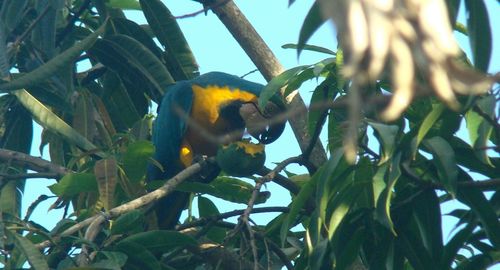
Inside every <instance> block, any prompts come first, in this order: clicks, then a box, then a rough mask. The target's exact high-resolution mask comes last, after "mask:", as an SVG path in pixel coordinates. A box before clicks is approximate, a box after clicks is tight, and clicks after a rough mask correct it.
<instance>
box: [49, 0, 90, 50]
mask: <svg viewBox="0 0 500 270" xmlns="http://www.w3.org/2000/svg"><path fill="white" fill-rule="evenodd" d="M90 2H91V0H85V2H83V3H82V5H81V6H80V8H79V9H78V11H77V12H76V13H75V14H73V16H71V18H70V19H69V21H68V24H66V27H64V29H63V30H62V31H61V33H60V34H59V35H58V36H57V39H56V47H57V46H59V44H60V43H61V41H63V39H64V38H65V37H66V35H67V34H68V33H69V32H71V30H72V29H73V27H74V26H75V22H76V21H77V20H78V18H80V16H81V15H82V13H83V12H84V11H85V10H86V9H87V8H88V7H89V5H90Z"/></svg>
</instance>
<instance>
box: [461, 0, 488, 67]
mask: <svg viewBox="0 0 500 270" xmlns="http://www.w3.org/2000/svg"><path fill="white" fill-rule="evenodd" d="M465 9H466V14H467V30H468V32H469V43H470V46H471V48H472V55H473V58H474V66H475V67H476V68H477V69H479V70H481V71H483V72H488V66H489V64H490V57H491V44H492V41H491V39H492V38H491V28H490V22H489V18H488V11H487V9H486V5H485V4H484V2H483V0H465Z"/></svg>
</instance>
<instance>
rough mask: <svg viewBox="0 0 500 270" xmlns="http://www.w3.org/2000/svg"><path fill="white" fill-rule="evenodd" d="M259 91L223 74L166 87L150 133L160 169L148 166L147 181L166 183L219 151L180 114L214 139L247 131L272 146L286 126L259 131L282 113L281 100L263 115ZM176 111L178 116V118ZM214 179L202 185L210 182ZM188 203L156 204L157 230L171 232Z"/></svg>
mask: <svg viewBox="0 0 500 270" xmlns="http://www.w3.org/2000/svg"><path fill="white" fill-rule="evenodd" d="M262 88H263V85H261V84H258V83H253V82H250V81H247V80H244V79H241V78H239V77H236V76H233V75H229V74H226V73H221V72H210V73H207V74H204V75H201V76H198V77H196V78H194V79H191V80H188V81H180V82H177V83H176V84H174V85H172V86H170V87H169V88H168V89H167V92H166V94H165V96H164V97H163V99H162V102H161V104H160V107H159V110H158V116H157V118H156V120H155V124H154V127H153V143H154V145H155V148H156V151H155V154H154V159H155V160H156V161H157V162H158V163H159V164H160V165H161V168H160V167H159V166H157V165H153V164H150V166H149V167H148V181H153V180H160V179H161V180H164V179H169V178H171V177H173V176H174V175H175V174H177V173H178V172H180V171H181V170H182V169H184V168H186V167H188V166H189V165H191V163H192V162H193V158H194V157H196V156H198V155H206V156H214V155H215V154H216V152H217V148H218V145H216V144H214V143H213V142H211V141H210V140H208V139H207V138H206V137H204V136H203V135H202V134H201V133H200V132H199V131H197V130H195V129H193V128H190V127H189V125H188V123H187V122H186V121H185V120H184V119H185V117H182V116H181V114H184V113H185V115H187V116H189V117H190V119H191V121H196V122H197V124H198V125H199V126H201V127H202V128H203V129H204V130H206V131H209V132H211V134H212V135H216V136H217V135H223V134H227V133H229V132H233V131H237V130H241V131H243V130H244V129H245V128H246V129H247V131H248V132H249V133H250V134H251V135H252V136H253V137H255V138H256V139H257V140H259V142H261V143H264V144H268V143H271V142H273V141H274V140H276V139H277V138H278V137H279V136H280V135H281V133H282V132H283V129H284V127H285V123H284V122H282V123H278V124H274V125H268V126H267V127H266V128H262V126H265V123H266V121H268V120H269V119H270V118H271V117H273V116H274V115H276V114H278V113H279V112H282V111H283V110H284V104H283V102H282V101H281V99H280V98H279V97H277V96H276V97H273V99H271V101H270V102H269V103H268V105H266V108H265V109H264V110H263V112H261V110H259V108H258V105H257V99H258V97H259V94H260V92H261V90H262ZM179 109H180V110H182V113H179ZM262 123H264V125H263V124H262ZM257 127H259V128H257ZM241 136H243V132H242V133H241ZM217 174H218V171H217ZM214 177H215V176H211V177H208V179H203V180H202V181H211V180H213V178H214ZM187 199H188V194H186V193H182V192H174V193H172V194H170V195H169V196H167V197H166V198H164V199H163V200H161V201H160V202H159V205H158V206H157V209H158V210H157V217H158V221H159V227H160V228H162V229H172V228H173V227H174V226H175V225H176V224H177V221H178V219H179V216H180V214H181V212H182V210H183V209H184V208H185V206H186V203H187Z"/></svg>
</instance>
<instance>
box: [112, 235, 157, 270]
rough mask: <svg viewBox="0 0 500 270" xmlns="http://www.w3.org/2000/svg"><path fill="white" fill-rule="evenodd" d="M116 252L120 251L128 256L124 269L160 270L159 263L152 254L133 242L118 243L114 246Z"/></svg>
mask: <svg viewBox="0 0 500 270" xmlns="http://www.w3.org/2000/svg"><path fill="white" fill-rule="evenodd" d="M116 250H118V251H121V252H123V253H125V254H126V255H127V256H128V258H127V264H126V266H127V267H126V268H131V269H147V270H149V269H151V270H160V269H161V265H160V262H159V261H158V260H157V259H156V257H155V256H154V255H153V253H152V252H150V251H149V250H147V249H145V247H144V246H143V245H141V244H138V243H136V242H134V241H120V242H118V244H117V245H116ZM132 267H133V268H132Z"/></svg>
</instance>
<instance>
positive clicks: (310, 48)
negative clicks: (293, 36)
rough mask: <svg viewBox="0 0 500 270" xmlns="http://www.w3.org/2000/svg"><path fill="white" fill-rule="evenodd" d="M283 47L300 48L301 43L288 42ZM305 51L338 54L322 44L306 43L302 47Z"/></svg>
mask: <svg viewBox="0 0 500 270" xmlns="http://www.w3.org/2000/svg"><path fill="white" fill-rule="evenodd" d="M281 48H283V49H298V48H299V45H297V44H292V43H287V44H285V45H283V46H281ZM302 50H304V51H312V52H319V53H326V54H330V55H336V53H335V52H334V51H332V50H330V49H327V48H324V47H320V46H315V45H307V44H305V45H304V47H303V48H302Z"/></svg>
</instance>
